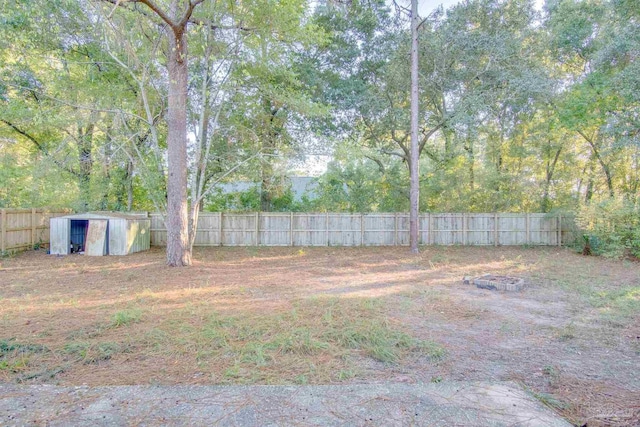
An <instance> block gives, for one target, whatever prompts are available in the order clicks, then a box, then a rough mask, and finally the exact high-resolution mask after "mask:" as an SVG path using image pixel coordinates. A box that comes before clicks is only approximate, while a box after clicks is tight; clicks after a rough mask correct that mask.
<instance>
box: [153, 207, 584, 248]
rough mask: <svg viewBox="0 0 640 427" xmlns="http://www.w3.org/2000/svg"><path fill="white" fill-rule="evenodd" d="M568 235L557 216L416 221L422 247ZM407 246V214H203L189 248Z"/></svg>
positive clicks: (534, 241)
mask: <svg viewBox="0 0 640 427" xmlns="http://www.w3.org/2000/svg"><path fill="white" fill-rule="evenodd" d="M150 218H151V244H152V245H165V244H166V240H167V232H166V229H165V227H164V222H163V220H162V217H161V215H159V214H151V215H150ZM567 222H568V221H566V219H565V223H567ZM571 223H572V221H571ZM565 225H569V224H565ZM563 233H564V234H565V236H564V237H563ZM569 238H571V227H566V229H565V230H564V231H563V220H562V216H560V215H549V214H542V213H528V214H524V213H523V214H513V213H474V214H465V213H437V214H436V213H431V214H422V215H420V222H419V239H420V244H423V245H494V246H498V245H554V246H555V245H558V246H560V245H562V243H563V242H567V240H568V239H569ZM408 244H409V214H407V213H370V214H347V213H293V212H288V213H281V212H254V213H223V212H214V213H209V212H203V213H201V214H200V217H199V219H198V229H197V233H196V240H195V246H260V245H262V246H398V245H408Z"/></svg>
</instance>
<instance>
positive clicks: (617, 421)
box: [552, 375, 640, 427]
mask: <svg viewBox="0 0 640 427" xmlns="http://www.w3.org/2000/svg"><path fill="white" fill-rule="evenodd" d="M552 390H553V394H555V395H558V396H562V398H563V399H564V402H565V403H566V405H562V407H560V408H556V409H558V410H559V412H560V413H561V414H562V415H563V416H565V417H567V418H568V419H570V420H575V421H578V420H579V422H580V423H581V424H587V425H588V426H589V427H593V426H612V427H617V426H620V427H623V426H637V425H640V394H639V392H638V391H635V392H634V391H630V390H627V389H624V388H622V387H617V386H615V385H612V384H610V383H605V382H600V381H591V380H585V379H578V378H573V377H568V376H565V375H562V376H561V377H560V378H559V379H558V381H556V382H555V385H554V387H553V388H552Z"/></svg>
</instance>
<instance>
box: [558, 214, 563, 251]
mask: <svg viewBox="0 0 640 427" xmlns="http://www.w3.org/2000/svg"><path fill="white" fill-rule="evenodd" d="M558 246H562V214H558Z"/></svg>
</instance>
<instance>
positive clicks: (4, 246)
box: [0, 209, 7, 252]
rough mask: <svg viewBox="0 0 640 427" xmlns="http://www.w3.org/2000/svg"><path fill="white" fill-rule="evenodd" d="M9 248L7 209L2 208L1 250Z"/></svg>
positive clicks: (0, 215)
mask: <svg viewBox="0 0 640 427" xmlns="http://www.w3.org/2000/svg"><path fill="white" fill-rule="evenodd" d="M6 250H7V210H6V209H0V252H4V251H6Z"/></svg>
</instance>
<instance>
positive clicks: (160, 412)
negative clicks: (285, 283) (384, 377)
mask: <svg viewBox="0 0 640 427" xmlns="http://www.w3.org/2000/svg"><path fill="white" fill-rule="evenodd" d="M0 425H16V426H18V425H47V426H68V425H92V426H121V425H140V426H156V425H181V426H182V425H184V426H187V425H188V426H193V425H195V426H210V425H223V426H265V425H266V426H408V425H419V426H563V427H568V426H570V424H569V423H567V422H565V421H564V420H562V419H560V418H559V417H557V416H556V415H554V414H553V413H552V412H551V411H549V410H548V409H547V408H545V407H544V406H542V405H541V404H540V403H539V402H538V401H536V400H535V399H533V398H532V397H531V396H529V395H528V394H527V393H526V392H524V391H523V390H522V389H521V388H520V387H518V386H517V385H516V384H514V383H440V384H370V385H369V384H357V385H327V386H118V387H95V388H93V387H57V386H46V385H44V386H18V385H9V384H5V385H0Z"/></svg>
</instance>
